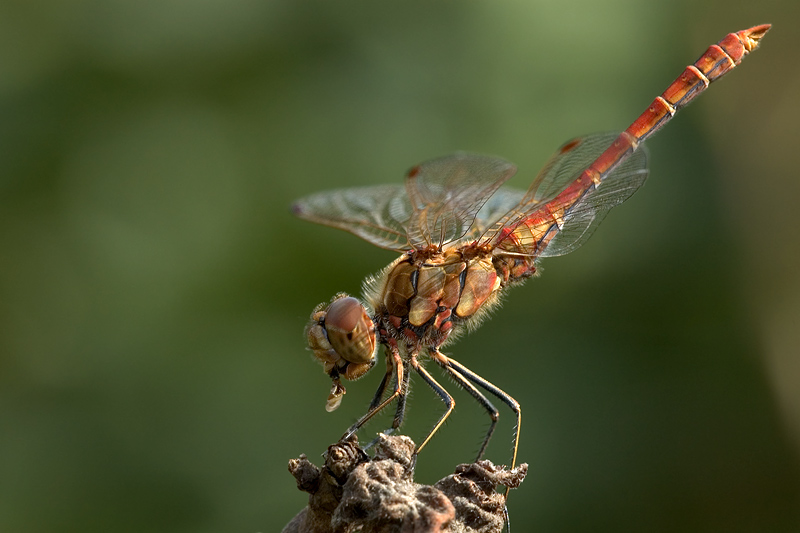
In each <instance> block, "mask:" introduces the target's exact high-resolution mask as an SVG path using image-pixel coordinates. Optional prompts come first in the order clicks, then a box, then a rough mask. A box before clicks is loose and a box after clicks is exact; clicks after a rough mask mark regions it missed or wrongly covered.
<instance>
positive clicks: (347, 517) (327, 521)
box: [283, 435, 528, 533]
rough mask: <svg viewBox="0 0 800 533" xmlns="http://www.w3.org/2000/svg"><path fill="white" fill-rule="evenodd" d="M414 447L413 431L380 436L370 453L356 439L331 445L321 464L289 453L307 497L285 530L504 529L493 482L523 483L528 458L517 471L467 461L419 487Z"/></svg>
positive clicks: (489, 532)
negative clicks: (303, 506)
mask: <svg viewBox="0 0 800 533" xmlns="http://www.w3.org/2000/svg"><path fill="white" fill-rule="evenodd" d="M414 448H415V444H414V442H413V441H412V440H411V439H409V438H408V437H404V436H395V437H390V436H385V435H381V436H380V439H379V441H378V443H377V444H376V446H375V449H376V450H375V457H373V458H370V457H369V456H368V455H367V454H366V453H365V452H364V451H363V450H362V449H361V448H359V447H358V442H357V441H355V440H353V441H351V442H344V443H341V442H340V443H336V444H333V445H331V446H330V447H329V448H328V452H327V453H326V455H325V464H324V466H323V467H322V468H318V467H317V466H315V465H313V464H311V463H310V462H309V461H308V459H307V458H306V456H305V455H301V456H300V457H299V458H298V459H292V460H291V461H289V471H290V472H291V473H292V475H293V476H294V477H295V479H296V480H297V487H298V488H299V489H300V490H302V491H305V492H308V493H309V494H310V496H309V499H308V506H307V507H306V508H305V509H303V510H302V511H301V512H300V513H299V514H298V515H297V516H295V517H294V518H293V519H292V521H291V522H289V524H287V526H286V527H285V528H284V529H283V533H350V532H354V531H369V532H376V533H378V532H379V533H390V532H391V533H396V532H397V533H399V532H403V533H406V532H408V533H412V532H413V533H423V532H425V533H427V532H465V533H466V532H475V533H494V532H498V533H499V532H500V531H502V529H503V523H504V514H505V512H504V511H505V500H504V498H503V495H502V494H500V493H498V492H496V491H495V488H496V487H497V486H498V485H505V486H508V487H511V488H516V487H518V486H519V485H520V483H522V480H523V479H524V478H525V474H526V472H527V470H528V465H527V464H521V465H519V466H518V467H517V468H514V469H513V470H505V469H503V468H500V467H496V466H494V465H493V464H492V463H491V462H489V461H479V462H477V463H473V464H462V465H459V466H458V467H456V470H455V473H454V474H452V475H449V476H447V477H446V478H444V479H442V480H440V481H439V482H437V483H436V484H435V485H432V486H431V485H419V484H417V483H414V481H413V471H412V469H411V457H412V453H413V451H414Z"/></svg>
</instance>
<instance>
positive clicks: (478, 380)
mask: <svg viewBox="0 0 800 533" xmlns="http://www.w3.org/2000/svg"><path fill="white" fill-rule="evenodd" d="M442 357H445V358H446V359H447V366H449V367H450V368H452V369H453V370H455V371H457V372H458V373H459V374H461V375H462V376H464V377H465V378H467V379H468V380H470V381H471V382H473V383H475V384H476V385H478V386H479V387H481V388H483V389H484V390H486V391H488V392H489V393H490V394H493V395H494V396H496V397H497V398H499V399H500V401H502V402H503V403H504V404H506V405H507V406H509V407H510V408H511V410H512V411H513V412H514V414H515V415H517V423H516V425H515V426H514V451H513V452H512V453H511V468H514V467H515V466H516V465H517V450H519V429H520V425H521V424H522V411H521V409H520V406H519V402H517V400H515V399H514V398H512V397H511V396H510V395H509V394H507V393H506V392H505V391H503V390H502V389H501V388H499V387H498V386H496V385H494V384H493V383H491V382H490V381H487V380H485V379H484V378H482V377H480V376H479V375H478V374H476V373H475V372H473V371H472V370H470V369H469V368H467V367H465V366H464V365H462V364H461V363H459V362H458V361H456V360H455V359H450V358H449V357H446V356H444V355H442ZM510 490H511V488H510V487H506V490H505V492H504V493H503V496H504V497H505V499H506V501H508V493H509V491H510ZM504 513H505V516H506V526H507V527H508V533H511V523H510V522H509V521H508V507H506V508H505V509H504Z"/></svg>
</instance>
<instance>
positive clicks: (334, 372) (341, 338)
mask: <svg viewBox="0 0 800 533" xmlns="http://www.w3.org/2000/svg"><path fill="white" fill-rule="evenodd" d="M306 336H307V337H308V347H309V349H310V350H311V351H312V352H314V357H316V358H317V359H318V360H319V361H320V362H322V365H323V367H324V368H325V373H326V374H328V375H329V376H331V378H333V382H334V384H333V388H332V390H331V394H330V396H329V397H328V403H327V405H326V409H327V410H328V411H333V410H335V409H336V408H337V407H339V404H341V402H342V396H343V395H344V393H345V389H344V387H343V386H342V385H341V383H340V382H339V376H343V377H344V378H345V379H349V380H354V379H358V378H360V377H361V376H363V375H364V374H366V373H367V371H368V370H369V369H370V368H372V366H373V365H374V364H375V352H376V348H377V339H376V335H375V325H374V324H373V322H372V319H371V318H370V317H369V315H368V314H367V310H366V308H365V307H364V306H363V305H362V304H361V302H360V301H358V300H357V299H355V298H353V297H352V296H348V295H346V294H344V293H342V294H338V295H336V296H335V297H334V298H333V300H332V301H331V303H330V304H328V305H325V304H320V305H319V306H317V308H316V309H314V312H313V313H311V320H310V321H309V323H308V326H307V327H306Z"/></svg>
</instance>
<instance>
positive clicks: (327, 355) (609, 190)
mask: <svg viewBox="0 0 800 533" xmlns="http://www.w3.org/2000/svg"><path fill="white" fill-rule="evenodd" d="M769 29H770V25H769V24H763V25H759V26H754V27H752V28H749V29H746V30H742V31H739V32H735V33H730V34H728V35H727V36H726V37H725V38H723V39H722V40H721V41H719V42H718V43H717V44H714V45H712V46H710V47H709V48H708V49H707V50H706V51H705V53H703V54H702V55H701V56H700V58H699V59H698V60H697V61H695V62H694V63H693V64H691V65H689V66H687V67H686V68H685V69H684V71H683V73H682V74H681V75H680V76H679V77H678V78H677V79H675V81H673V82H672V84H670V85H669V87H667V89H666V90H665V91H664V92H663V93H662V94H661V95H660V96H657V97H656V98H655V100H653V102H652V103H651V104H650V106H649V107H648V108H647V109H646V110H645V111H644V112H643V113H642V114H641V115H640V116H639V117H638V118H637V119H636V120H635V121H634V122H633V123H632V124H631V125H630V126H628V128H627V129H625V131H623V132H621V133H612V134H597V135H588V136H585V137H578V138H575V139H572V140H570V141H568V142H567V143H565V144H564V145H563V146H561V148H559V149H558V151H557V152H556V153H555V155H553V156H552V157H551V158H550V160H549V161H548V162H547V164H546V165H545V166H544V168H543V169H542V170H541V171H540V173H539V174H538V176H537V177H536V179H535V180H534V181H533V183H532V185H531V186H530V188H529V189H528V190H527V191H522V190H514V189H511V188H508V187H503V184H504V183H505V182H506V180H508V179H509V178H510V177H511V176H512V175H514V173H515V172H516V167H515V166H514V165H513V164H512V163H509V162H508V161H505V160H503V159H500V158H496V157H489V156H485V155H476V154H471V153H456V154H453V155H449V156H446V157H442V158H438V159H433V160H431V161H427V162H425V163H422V164H420V165H417V166H415V167H413V168H412V169H411V170H410V171H409V172H408V174H407V175H406V178H405V183H404V184H403V185H400V184H394V185H378V186H370V187H360V188H352V189H342V190H334V191H329V192H322V193H318V194H313V195H310V196H307V197H305V198H302V199H300V200H298V201H297V202H296V203H295V204H294V205H293V212H294V214H295V215H297V216H298V217H300V218H302V219H305V220H309V221H311V222H316V223H319V224H323V225H326V226H331V227H334V228H339V229H342V230H345V231H348V232H350V233H352V234H355V235H357V236H358V237H361V238H362V239H364V240H366V241H368V242H370V243H372V244H373V245H376V246H378V247H381V248H385V249H388V250H392V251H394V252H398V253H399V254H400V256H399V257H397V259H395V260H394V261H393V262H392V263H391V264H389V265H388V266H387V267H386V268H385V269H383V270H382V271H381V272H380V273H378V274H377V275H375V276H371V277H368V278H367V279H366V281H365V282H364V296H363V299H361V300H359V299H357V298H355V297H353V296H350V295H348V294H346V293H339V294H337V295H335V296H334V297H333V299H332V300H331V301H330V302H327V303H323V304H320V305H319V306H317V307H316V308H315V309H314V311H313V312H312V314H311V318H310V320H309V323H308V325H307V327H306V336H307V340H308V347H309V349H310V350H311V352H312V353H313V355H314V356H315V358H316V359H317V360H318V361H319V362H320V363H322V365H323V368H324V371H325V373H326V374H327V375H328V376H329V377H330V378H331V380H332V386H331V391H330V394H329V395H328V399H327V403H326V409H327V410H328V411H333V410H335V409H337V408H338V407H339V405H340V404H341V402H342V397H343V396H344V394H345V392H346V389H345V387H344V386H343V385H342V380H343V379H345V380H356V379H358V378H360V377H362V376H364V374H366V372H367V371H369V370H370V369H371V368H372V367H373V366H375V365H376V364H377V360H378V357H377V352H378V349H379V347H380V346H383V348H384V354H385V362H386V371H385V373H384V376H383V379H382V380H381V382H380V384H379V385H378V389H377V391H376V392H375V395H374V398H373V399H372V401H371V403H370V405H369V408H368V409H367V412H366V413H365V414H364V415H363V416H362V417H361V418H359V419H358V420H357V421H356V422H355V423H354V424H352V425H351V426H350V427H349V428H348V429H347V431H346V432H345V433H344V435H343V436H342V437H341V440H342V441H345V440H349V439H350V438H351V437H352V436H353V435H355V434H356V433H357V432H358V431H359V429H361V427H362V426H364V425H365V424H366V423H367V422H368V421H369V420H370V419H372V418H373V417H374V416H375V415H376V414H377V413H379V412H381V411H382V410H383V409H384V408H386V407H387V406H388V405H390V404H391V403H392V402H394V401H397V406H396V410H395V414H394V418H393V421H392V426H391V428H388V429H387V431H386V432H385V433H391V432H393V431H395V430H398V428H400V426H401V424H402V423H403V419H404V415H405V407H406V398H407V396H408V392H409V383H410V376H411V373H412V372H414V373H416V374H417V375H419V376H420V377H421V379H422V381H424V382H425V383H426V384H427V385H429V386H430V387H431V388H432V389H433V391H434V392H435V393H436V395H438V396H439V398H441V400H442V401H443V402H444V404H445V410H444V413H443V414H442V415H441V416H440V418H439V419H438V421H437V422H436V423H435V424H434V426H433V428H432V429H431V430H430V431H429V433H428V434H427V436H426V437H425V438H424V439H423V440H422V441H421V442H420V443H419V444H418V445H417V446H416V449H415V450H414V455H413V461H412V465H413V464H414V463H415V461H416V457H417V455H418V454H419V453H420V451H421V450H422V449H423V448H424V447H425V446H426V445H427V444H428V442H429V441H430V440H431V438H432V437H433V435H434V434H435V433H436V432H437V431H438V430H439V429H440V427H441V426H442V424H443V423H444V422H445V420H446V419H447V418H448V417H449V416H450V414H451V412H452V411H453V408H454V407H455V401H454V400H453V397H452V396H451V395H450V393H449V392H448V391H447V390H446V389H445V388H444V387H443V386H442V385H440V384H439V382H438V381H436V379H435V378H434V377H433V376H432V375H431V374H430V373H429V372H428V370H426V369H425V367H424V366H423V362H425V361H427V360H432V361H434V362H435V363H436V364H437V365H438V366H440V367H441V368H442V369H443V370H444V372H445V374H446V375H448V376H449V377H450V378H452V379H453V380H454V381H455V382H456V383H457V384H458V385H459V386H460V387H461V388H463V389H464V390H465V391H466V392H467V393H469V395H471V396H472V397H473V398H474V399H475V400H477V401H478V403H480V405H481V406H483V408H484V409H485V410H486V412H487V413H488V415H489V417H490V419H491V423H490V426H489V429H488V431H487V433H486V435H485V437H484V439H483V442H482V444H481V446H480V450H479V452H478V458H477V460H480V459H481V458H482V457H483V455H484V453H485V451H486V447H487V445H488V443H489V440H490V439H491V437H492V434H493V433H494V430H495V426H496V424H497V422H498V419H499V416H500V415H499V411H498V410H497V408H496V407H495V406H494V405H493V404H492V402H491V401H490V400H489V398H487V396H486V394H487V393H488V394H489V395H490V396H493V397H495V398H497V399H498V400H499V401H500V402H502V403H503V404H505V405H506V406H508V407H509V408H510V409H511V411H512V412H513V414H514V417H515V425H514V430H513V431H514V435H513V449H512V456H511V468H514V466H515V465H516V462H517V453H518V450H519V435H520V427H521V422H522V415H521V410H520V404H519V402H517V401H516V400H515V399H514V398H513V397H511V396H510V395H509V394H507V393H506V392H505V391H503V390H502V389H500V388H499V387H497V386H496V385H494V384H493V383H491V382H489V381H488V380H486V379H484V378H483V377H481V376H479V375H478V374H476V373H475V372H473V371H471V370H470V369H468V368H467V367H466V366H464V365H463V364H461V363H459V362H458V361H456V360H455V359H453V358H452V357H449V356H447V355H445V354H444V353H442V351H441V348H443V347H444V346H445V345H447V344H448V343H449V342H450V341H452V340H453V339H455V338H456V337H458V336H459V335H460V334H462V333H463V332H465V331H467V330H472V329H474V328H475V327H477V326H478V325H479V324H480V322H481V321H482V320H483V319H485V318H486V317H487V313H488V312H489V311H490V310H492V309H493V308H495V307H496V306H497V305H498V304H499V302H500V300H501V297H502V296H504V295H505V293H506V289H508V288H509V287H512V286H515V285H519V284H520V283H522V282H523V281H525V280H526V279H528V278H530V277H533V276H535V275H537V273H538V270H537V269H538V265H539V263H540V261H541V260H542V259H545V258H547V257H554V256H559V255H563V254H566V253H569V252H571V251H573V250H575V249H576V248H578V247H579V246H580V245H581V244H583V243H584V242H586V240H587V239H588V238H589V237H590V236H591V234H592V232H593V231H594V230H595V229H596V228H597V226H598V224H599V223H600V222H601V221H602V220H603V218H604V217H605V215H606V214H607V213H608V211H609V210H610V209H611V208H612V207H614V206H616V205H619V204H620V203H622V202H624V201H625V200H627V199H628V198H629V197H630V196H631V195H632V194H633V193H634V192H635V191H636V190H637V189H638V188H639V187H641V186H642V184H643V183H644V181H645V178H646V177H647V175H648V168H647V152H646V150H645V149H644V147H643V145H642V143H643V142H644V141H645V140H646V139H647V138H649V137H650V136H651V135H652V134H653V133H655V132H656V131H657V130H658V129H660V128H661V127H663V126H664V125H665V124H666V123H667V122H668V121H669V120H670V119H671V118H672V117H673V116H674V115H675V113H676V112H677V111H678V110H679V109H681V108H682V107H684V106H685V105H687V104H688V103H689V102H691V101H692V100H693V99H694V98H696V97H697V96H698V95H699V94H700V93H702V92H703V91H704V90H705V89H706V88H707V87H708V86H709V84H710V83H711V82H713V81H715V80H717V79H719V78H721V77H722V76H724V75H725V74H726V73H727V72H729V71H730V70H732V69H733V68H734V67H735V66H737V65H738V64H739V63H740V62H741V61H742V59H743V58H744V57H745V56H746V55H747V54H749V53H750V52H752V51H754V50H755V49H756V48H757V47H758V44H759V41H760V40H761V38H762V37H763V36H764V35H765V34H766V33H767V31H768V30H769ZM387 389H388V392H387ZM507 495H508V491H506V496H507Z"/></svg>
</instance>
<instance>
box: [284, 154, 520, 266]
mask: <svg viewBox="0 0 800 533" xmlns="http://www.w3.org/2000/svg"><path fill="white" fill-rule="evenodd" d="M515 171H516V167H515V166H514V165H512V164H511V163H509V162H508V161H505V160H503V159H498V158H495V157H489V156H482V155H475V154H467V153H457V154H454V155H450V156H447V157H442V158H439V159H433V160H431V161H427V162H425V163H422V164H420V165H418V166H416V167H414V168H412V169H411V170H410V171H409V173H408V176H407V178H406V183H405V187H402V186H400V185H381V186H376V187H361V188H355V189H342V190H338V191H328V192H322V193H318V194H313V195H311V196H307V197H305V198H302V199H300V200H298V201H297V202H296V203H295V204H294V205H293V206H292V210H293V212H294V214H295V215H297V216H299V217H300V218H303V219H305V220H310V221H311V222H316V223H318V224H324V225H326V226H332V227H334V228H339V229H343V230H345V231H349V232H350V233H353V234H354V235H357V236H359V237H361V238H362V239H364V240H366V241H368V242H371V243H372V244H375V245H376V246H380V247H381V248H387V249H389V250H396V251H406V250H410V249H411V248H417V249H422V248H426V247H428V246H430V245H434V246H439V247H441V246H442V245H444V244H446V243H448V242H450V241H454V240H457V239H460V238H461V237H462V236H463V235H464V234H465V233H466V232H467V231H468V230H469V229H470V227H471V226H472V225H473V222H474V221H475V217H476V215H477V214H478V212H479V211H480V209H481V207H483V206H484V204H485V203H486V201H487V200H488V199H489V198H490V197H491V196H492V195H493V194H494V193H495V192H496V191H497V189H498V188H499V187H500V186H501V185H502V184H503V182H505V181H506V180H507V179H508V178H510V177H511V176H512V175H514V172H515Z"/></svg>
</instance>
